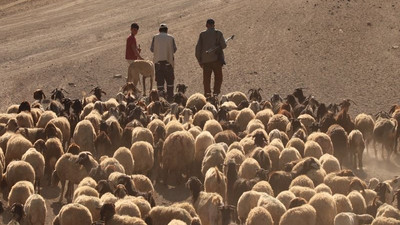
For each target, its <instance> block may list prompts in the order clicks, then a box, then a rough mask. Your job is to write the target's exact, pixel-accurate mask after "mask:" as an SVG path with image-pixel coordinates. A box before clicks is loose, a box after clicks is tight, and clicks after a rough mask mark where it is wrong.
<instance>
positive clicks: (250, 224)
mask: <svg viewBox="0 0 400 225" xmlns="http://www.w3.org/2000/svg"><path fill="white" fill-rule="evenodd" d="M273 224H274V222H273V220H272V216H271V214H270V213H269V212H268V210H267V209H265V208H264V207H261V206H257V207H254V208H253V209H251V211H250V212H249V215H248V217H247V219H246V225H273Z"/></svg>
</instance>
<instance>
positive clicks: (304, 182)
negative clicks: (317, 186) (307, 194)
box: [289, 175, 314, 189]
mask: <svg viewBox="0 0 400 225" xmlns="http://www.w3.org/2000/svg"><path fill="white" fill-rule="evenodd" d="M294 186H301V187H308V188H311V189H314V183H313V181H312V180H311V179H310V178H309V177H307V176H306V175H300V176H298V177H296V178H294V179H293V180H292V182H291V183H290V186H289V188H291V187H294Z"/></svg>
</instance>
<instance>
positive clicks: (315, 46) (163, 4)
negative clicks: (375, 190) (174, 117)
mask: <svg viewBox="0 0 400 225" xmlns="http://www.w3.org/2000/svg"><path fill="white" fill-rule="evenodd" d="M399 8H400V4H399V2H398V1H396V0H385V1H374V0H363V1H361V0H337V1H327V0H325V1H324V0H276V1H275V0H252V1H243V0H203V1H197V0H148V1H139V0H115V1H95V0H35V1H33V0H0V43H1V44H0V77H1V79H2V80H3V82H1V86H0V96H3V97H2V98H1V99H0V110H1V111H5V110H6V109H7V107H8V106H9V105H11V104H15V103H19V102H21V101H23V100H29V101H32V100H33V97H32V93H33V91H34V90H35V89H37V88H41V89H43V90H44V91H45V93H46V94H48V95H49V93H50V91H51V90H53V89H54V88H56V87H62V88H64V89H66V90H67V91H68V92H69V94H67V96H68V97H71V98H80V97H82V96H84V95H86V93H87V92H89V91H90V90H91V89H92V87H93V86H101V87H102V88H103V89H104V90H105V91H106V92H107V94H108V96H109V97H110V96H114V95H115V94H116V93H117V92H118V89H119V87H120V86H121V85H122V84H123V83H124V80H123V79H115V78H113V76H114V75H116V74H123V76H125V74H126V71H127V63H126V62H125V60H124V53H125V41H126V38H127V37H128V35H129V32H130V31H129V26H130V24H131V23H132V22H134V21H135V22H138V23H139V25H140V30H139V34H138V36H137V41H138V43H139V44H140V45H141V47H142V49H143V51H142V55H143V56H144V57H145V58H149V59H151V57H152V56H151V52H150V51H149V47H150V42H151V37H152V35H154V34H155V33H157V31H158V25H159V24H160V23H161V22H164V23H167V24H168V26H169V31H170V33H171V34H172V35H174V36H175V39H176V43H177V47H178V51H177V53H176V55H175V58H176V68H175V74H176V83H181V82H183V83H185V84H187V85H188V86H189V90H188V92H189V94H191V93H194V92H202V85H201V82H202V78H201V69H200V67H199V66H198V64H197V62H196V59H195V57H194V48H195V44H196V41H197V38H198V34H199V32H200V31H202V30H203V29H204V25H205V20H206V19H207V18H209V17H212V18H214V19H215V20H216V27H217V28H218V29H220V30H222V31H223V32H224V34H225V37H228V36H230V35H232V34H235V40H233V41H231V42H229V44H228V45H229V46H228V48H227V49H226V50H225V55H226V61H227V63H228V64H227V66H225V67H224V83H223V89H222V92H223V93H226V92H230V91H233V90H241V91H243V92H246V91H247V90H248V89H249V88H262V89H263V92H262V94H263V97H264V98H269V97H270V96H271V95H272V94H273V93H279V94H281V95H286V94H288V93H290V92H291V91H292V90H293V89H294V88H296V87H305V88H307V89H306V90H305V92H306V94H313V95H315V96H316V97H317V99H319V100H320V101H322V102H339V101H340V99H342V98H351V99H352V100H354V101H355V102H356V103H357V105H356V106H352V108H351V109H350V111H351V113H352V115H356V114H357V113H360V112H366V113H371V114H374V113H376V112H378V111H381V110H385V111H388V109H389V107H390V106H391V105H392V104H394V103H399V94H398V91H399V89H398V87H399V85H400V81H399V79H398V78H399V75H400V64H399V59H400V48H399V47H398V46H399V45H400V38H399V36H400V21H399V20H398V18H399V17H398V11H399ZM68 83H74V84H75V85H76V86H71V85H69V84H68ZM394 161H398V160H394ZM365 165H366V169H365V171H364V172H362V173H360V175H361V176H363V177H365V178H367V177H370V176H378V177H380V178H382V179H386V178H389V177H391V176H393V175H395V174H399V173H400V169H399V167H398V166H395V165H392V164H386V163H383V162H381V161H375V160H368V163H366V164H365ZM156 189H157V191H158V192H159V194H160V198H159V199H158V201H159V203H168V202H171V201H176V200H183V199H185V198H187V196H188V193H187V192H186V191H183V190H184V188H183V187H178V188H177V189H178V190H176V189H165V188H162V187H156ZM178 193H179V194H178ZM43 194H44V196H45V197H46V198H47V199H49V202H48V207H49V209H50V210H49V212H51V213H49V218H50V217H51V218H52V217H53V213H57V212H58V209H59V208H60V205H58V204H56V203H54V199H55V198H56V197H57V194H58V190H57V189H51V188H45V190H44V193H43ZM5 217H7V216H5ZM1 221H2V222H6V221H7V220H6V219H3V220H1Z"/></svg>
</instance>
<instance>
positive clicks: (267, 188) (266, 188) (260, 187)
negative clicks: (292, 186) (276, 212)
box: [251, 180, 275, 196]
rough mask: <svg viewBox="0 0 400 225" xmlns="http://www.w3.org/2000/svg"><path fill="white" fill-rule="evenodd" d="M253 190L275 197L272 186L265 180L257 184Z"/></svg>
mask: <svg viewBox="0 0 400 225" xmlns="http://www.w3.org/2000/svg"><path fill="white" fill-rule="evenodd" d="M251 190H252V191H258V192H264V193H267V194H268V195H270V196H275V195H274V190H273V189H272V187H271V185H270V184H269V183H268V181H265V180H261V181H259V182H257V183H256V184H255V185H254V186H253V188H252V189H251Z"/></svg>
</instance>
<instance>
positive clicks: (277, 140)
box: [269, 133, 285, 152]
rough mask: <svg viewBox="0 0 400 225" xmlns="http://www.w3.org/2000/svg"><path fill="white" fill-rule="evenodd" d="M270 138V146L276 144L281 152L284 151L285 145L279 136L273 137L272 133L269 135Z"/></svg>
mask: <svg viewBox="0 0 400 225" xmlns="http://www.w3.org/2000/svg"><path fill="white" fill-rule="evenodd" d="M270 134H271V133H270ZM269 138H270V139H269V140H271V141H270V143H269V145H270V146H275V147H277V148H278V149H279V152H281V151H283V149H284V148H285V146H284V145H283V142H282V140H281V139H278V138H273V139H271V135H270V136H269Z"/></svg>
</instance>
